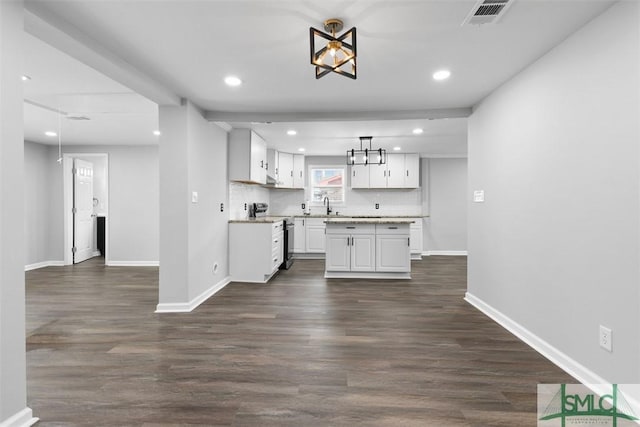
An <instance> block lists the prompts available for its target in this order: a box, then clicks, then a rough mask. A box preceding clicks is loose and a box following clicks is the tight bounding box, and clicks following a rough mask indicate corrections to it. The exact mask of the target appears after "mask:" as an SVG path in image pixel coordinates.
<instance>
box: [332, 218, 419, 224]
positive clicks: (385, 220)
mask: <svg viewBox="0 0 640 427" xmlns="http://www.w3.org/2000/svg"><path fill="white" fill-rule="evenodd" d="M412 218H415V217H412ZM324 222H325V224H412V223H414V222H415V221H414V220H413V219H409V218H402V217H382V218H380V217H378V218H354V217H337V218H336V217H331V218H327V219H326V220H325V221H324Z"/></svg>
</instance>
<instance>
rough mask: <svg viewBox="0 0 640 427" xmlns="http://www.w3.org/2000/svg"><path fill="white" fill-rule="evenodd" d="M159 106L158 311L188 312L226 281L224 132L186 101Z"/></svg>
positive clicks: (226, 147)
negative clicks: (196, 197)
mask: <svg viewBox="0 0 640 427" xmlns="http://www.w3.org/2000/svg"><path fill="white" fill-rule="evenodd" d="M159 111H160V131H161V132H162V136H161V138H160V168H161V175H160V196H161V198H160V226H161V228H160V263H161V267H160V290H159V304H158V311H160V312H164V311H190V310H191V309H193V308H194V307H195V306H197V304H198V303H199V301H201V298H200V297H202V298H204V297H205V296H208V295H210V293H209V292H210V291H211V292H214V291H215V290H217V289H219V288H220V287H221V286H224V285H225V284H226V283H227V281H228V274H229V273H228V272H229V258H228V249H227V242H228V220H229V209H228V207H229V203H228V202H229V195H228V178H227V177H228V172H227V152H228V141H227V139H228V137H227V133H226V132H225V131H223V130H222V129H220V128H219V127H217V126H216V125H215V124H213V123H209V122H207V121H206V120H205V119H204V118H203V117H202V115H201V112H200V111H199V110H198V109H197V108H196V107H195V106H194V105H193V104H192V103H190V102H188V101H187V102H185V103H184V104H183V105H181V106H177V107H174V106H161V107H160V110H159ZM193 192H197V193H198V201H197V203H193V202H192V194H193ZM221 203H222V204H224V207H225V209H224V211H221V210H220V204H221ZM214 264H217V265H218V268H217V270H216V271H214V268H213V267H214Z"/></svg>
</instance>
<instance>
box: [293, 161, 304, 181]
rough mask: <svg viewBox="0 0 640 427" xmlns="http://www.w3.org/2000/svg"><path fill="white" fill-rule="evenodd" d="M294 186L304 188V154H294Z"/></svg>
mask: <svg viewBox="0 0 640 427" xmlns="http://www.w3.org/2000/svg"><path fill="white" fill-rule="evenodd" d="M292 187H293V188H304V155H302V154H294V155H293V185H292Z"/></svg>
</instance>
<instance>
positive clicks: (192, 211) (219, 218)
mask: <svg viewBox="0 0 640 427" xmlns="http://www.w3.org/2000/svg"><path fill="white" fill-rule="evenodd" d="M189 113H190V114H189V115H188V120H189V138H190V141H191V143H190V144H189V188H190V190H191V191H197V192H198V203H197V204H194V203H190V204H189V224H188V225H189V300H190V301H191V300H193V299H194V298H196V297H197V296H198V295H200V294H201V293H203V292H204V291H206V290H207V289H209V288H211V287H212V286H213V285H215V284H216V283H218V282H220V281H222V280H224V278H226V277H227V276H228V274H229V261H228V260H229V256H228V250H227V246H228V245H227V242H228V240H229V226H228V219H229V211H228V209H229V206H228V205H229V202H228V200H229V198H228V187H227V180H228V178H227V176H228V174H227V132H226V131H224V130H223V129H221V128H219V127H218V126H216V125H215V124H213V123H210V122H208V121H207V120H205V119H204V118H203V117H202V116H201V115H200V114H199V112H197V111H195V110H192V111H190V112H189ZM220 203H224V211H222V212H221V211H220ZM214 265H217V266H218V267H217V270H216V271H215V272H214V271H213V268H214Z"/></svg>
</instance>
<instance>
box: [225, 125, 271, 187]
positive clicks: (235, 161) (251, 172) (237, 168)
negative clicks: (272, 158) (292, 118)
mask: <svg viewBox="0 0 640 427" xmlns="http://www.w3.org/2000/svg"><path fill="white" fill-rule="evenodd" d="M229 179H230V180H231V181H240V182H250V183H254V184H266V183H267V143H266V142H265V141H264V139H262V138H261V137H260V135H258V134H257V133H255V132H253V131H252V130H250V129H233V130H232V131H231V134H230V136H229Z"/></svg>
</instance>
